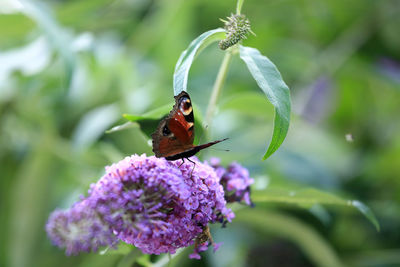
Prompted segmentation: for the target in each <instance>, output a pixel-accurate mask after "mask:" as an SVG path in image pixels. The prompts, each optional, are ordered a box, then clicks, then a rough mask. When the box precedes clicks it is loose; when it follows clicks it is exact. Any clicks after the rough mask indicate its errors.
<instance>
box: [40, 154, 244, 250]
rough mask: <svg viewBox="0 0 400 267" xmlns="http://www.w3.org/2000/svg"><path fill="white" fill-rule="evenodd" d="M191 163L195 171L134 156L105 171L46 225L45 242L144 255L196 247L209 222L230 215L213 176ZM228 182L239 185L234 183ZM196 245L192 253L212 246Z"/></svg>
mask: <svg viewBox="0 0 400 267" xmlns="http://www.w3.org/2000/svg"><path fill="white" fill-rule="evenodd" d="M191 160H193V161H195V162H196V165H195V167H194V166H193V164H192V163H189V162H186V163H184V164H182V165H181V166H180V164H181V163H180V162H179V161H177V162H176V161H172V162H171V161H167V160H165V159H163V158H162V159H160V158H156V157H154V156H152V157H146V156H145V155H142V156H138V155H133V156H130V157H126V158H125V159H123V160H122V161H120V162H118V163H116V164H113V165H112V166H110V167H107V168H106V174H105V175H104V176H103V177H102V178H101V179H100V180H99V181H98V182H97V183H96V184H93V185H92V186H91V188H90V190H89V194H88V196H87V197H86V198H83V199H82V200H81V201H80V202H78V203H76V204H75V205H74V206H73V207H71V208H70V209H69V210H66V211H55V212H54V213H53V214H52V215H51V216H50V218H49V221H48V223H47V226H46V230H47V233H48V235H49V237H50V239H51V240H52V241H53V243H54V244H55V245H57V246H59V247H62V248H65V249H66V252H67V254H77V253H79V252H80V251H96V250H97V249H98V248H99V247H100V246H105V245H108V246H113V245H114V244H115V243H116V242H118V241H119V240H122V241H124V242H126V243H129V244H132V245H134V246H136V247H138V248H139V249H141V250H142V252H143V253H148V254H160V253H166V252H169V253H175V251H176V249H178V248H181V247H187V246H189V245H192V244H193V243H195V241H196V243H197V242H198V241H199V240H200V239H199V237H201V236H203V237H204V234H203V233H204V231H205V229H207V231H208V224H209V223H215V222H221V223H224V222H226V221H229V222H230V221H231V220H232V218H233V217H234V214H233V212H232V211H231V210H230V209H228V208H227V207H226V200H225V198H224V188H223V186H222V185H221V184H220V176H218V175H217V172H216V171H215V170H214V169H213V168H212V167H210V166H209V165H208V164H203V163H201V162H199V161H197V159H195V158H192V159H191ZM193 167H194V169H193ZM192 170H193V173H192ZM236 172H237V170H236ZM227 173H229V171H227ZM233 173H235V171H233V172H232V175H233ZM223 177H224V176H222V178H223ZM229 177H230V176H229ZM232 177H233V176H232ZM224 179H226V178H224ZM230 180H232V179H230ZM228 183H229V184H232V186H234V187H235V186H237V185H238V182H233V180H232V181H231V182H228ZM228 183H227V184H228ZM240 188H242V187H240ZM239 190H241V189H239ZM236 192H239V191H236ZM200 241H201V242H199V246H196V248H195V253H194V254H196V253H197V254H198V252H201V251H204V246H205V248H207V245H208V241H210V242H211V244H213V245H214V249H215V248H216V247H217V246H216V245H215V244H214V243H213V241H212V239H211V236H210V235H209V236H207V235H206V238H205V239H201V240H200ZM195 258H197V255H195Z"/></svg>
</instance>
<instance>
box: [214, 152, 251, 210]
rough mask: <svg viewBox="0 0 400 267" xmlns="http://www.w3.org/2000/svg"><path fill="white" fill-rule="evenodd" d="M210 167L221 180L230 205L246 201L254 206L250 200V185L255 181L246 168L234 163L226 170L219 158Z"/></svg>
mask: <svg viewBox="0 0 400 267" xmlns="http://www.w3.org/2000/svg"><path fill="white" fill-rule="evenodd" d="M210 165H211V166H212V167H213V168H214V170H215V172H216V173H217V176H218V177H219V178H220V184H222V186H223V187H224V190H225V199H226V201H227V202H228V203H230V202H242V201H244V203H246V204H247V205H249V206H253V203H252V202H251V200H250V185H252V184H253V183H254V179H253V178H250V175H249V171H248V170H247V169H246V168H244V167H242V166H241V165H240V164H238V163H236V162H234V163H231V164H230V165H229V166H228V168H227V169H225V168H224V167H222V166H221V165H220V160H219V159H217V158H212V159H211V160H210Z"/></svg>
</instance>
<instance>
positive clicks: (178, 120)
mask: <svg viewBox="0 0 400 267" xmlns="http://www.w3.org/2000/svg"><path fill="white" fill-rule="evenodd" d="M151 137H152V141H153V152H154V154H155V155H156V157H158V158H160V157H165V158H166V159H167V160H178V159H184V158H189V157H191V156H193V155H195V154H196V153H197V152H199V151H200V150H202V149H205V148H207V147H210V146H212V145H215V144H217V143H219V142H222V141H224V140H226V139H227V138H226V139H222V140H217V141H214V142H210V143H207V144H203V145H198V146H195V145H193V141H194V115H193V107H192V102H191V100H190V96H189V94H188V93H186V92H185V91H182V92H181V93H180V94H179V95H177V96H175V105H174V107H173V108H172V110H171V112H170V113H169V115H168V116H167V117H166V118H165V119H163V120H161V122H160V123H159V125H158V127H157V129H156V131H155V132H154V133H153V134H152V135H151Z"/></svg>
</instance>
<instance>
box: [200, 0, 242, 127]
mask: <svg viewBox="0 0 400 267" xmlns="http://www.w3.org/2000/svg"><path fill="white" fill-rule="evenodd" d="M243 2H244V0H238V1H237V4H236V14H238V15H240V11H241V10H242V6H243ZM231 59H232V51H231V49H228V50H227V51H226V53H225V56H224V59H223V60H222V63H221V66H220V67H219V71H218V75H217V78H216V80H215V82H214V86H213V90H212V93H211V97H210V101H209V102H208V107H207V112H206V119H205V120H204V126H205V127H207V126H209V125H210V124H211V118H212V117H213V116H214V113H215V109H216V106H217V101H218V97H219V95H220V94H221V90H222V87H223V85H224V82H225V79H226V75H227V73H228V68H229V63H230V62H231Z"/></svg>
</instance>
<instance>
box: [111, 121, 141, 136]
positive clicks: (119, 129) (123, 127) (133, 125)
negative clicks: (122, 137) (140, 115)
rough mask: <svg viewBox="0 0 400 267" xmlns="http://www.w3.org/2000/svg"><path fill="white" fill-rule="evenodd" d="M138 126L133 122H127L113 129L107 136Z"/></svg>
mask: <svg viewBox="0 0 400 267" xmlns="http://www.w3.org/2000/svg"><path fill="white" fill-rule="evenodd" d="M136 125H138V124H137V123H135V122H132V121H128V122H125V123H124V124H121V125H117V126H114V127H112V128H111V129H109V130H107V131H106V134H110V133H114V132H118V131H122V130H126V129H130V128H132V127H135V126H136Z"/></svg>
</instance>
